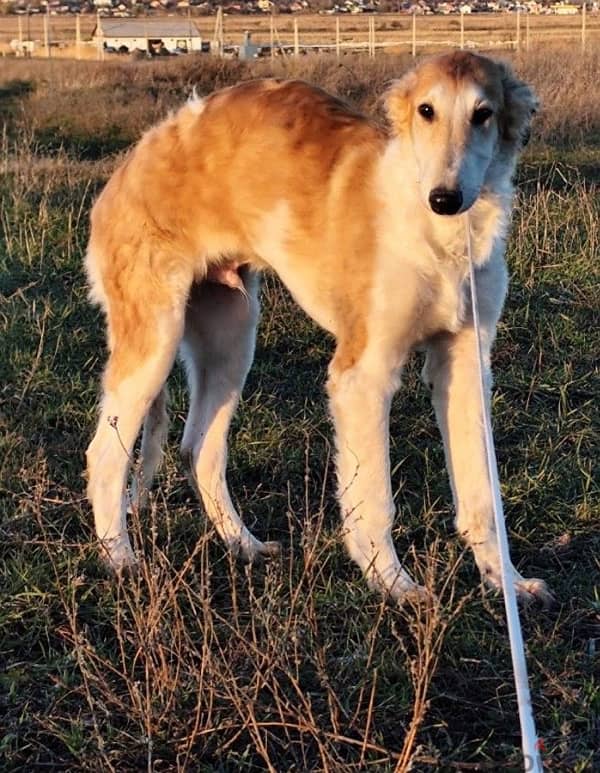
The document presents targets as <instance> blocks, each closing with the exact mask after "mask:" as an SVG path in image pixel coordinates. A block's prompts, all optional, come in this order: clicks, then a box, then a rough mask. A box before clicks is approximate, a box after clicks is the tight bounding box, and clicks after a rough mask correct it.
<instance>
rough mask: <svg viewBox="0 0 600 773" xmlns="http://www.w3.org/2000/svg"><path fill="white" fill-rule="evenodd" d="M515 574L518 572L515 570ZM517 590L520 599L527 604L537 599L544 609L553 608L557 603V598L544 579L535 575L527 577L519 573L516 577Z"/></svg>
mask: <svg viewBox="0 0 600 773" xmlns="http://www.w3.org/2000/svg"><path fill="white" fill-rule="evenodd" d="M515 574H518V573H517V572H515ZM515 591H516V592H517V597H518V599H519V601H522V602H524V603H525V604H531V603H532V602H536V601H537V602H539V603H540V604H541V605H542V606H543V607H544V609H551V608H552V607H553V606H554V605H555V604H556V599H555V598H554V596H553V595H552V593H551V591H550V589H549V588H548V586H547V585H546V583H545V582H544V580H538V579H537V578H535V577H532V578H530V579H525V578H524V577H521V576H520V575H518V578H517V579H515Z"/></svg>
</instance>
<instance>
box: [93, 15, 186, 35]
mask: <svg viewBox="0 0 600 773" xmlns="http://www.w3.org/2000/svg"><path fill="white" fill-rule="evenodd" d="M99 26H100V30H101V32H100V34H101V35H102V36H103V37H105V38H145V37H149V38H199V37H200V33H199V32H198V29H197V27H196V26H195V25H194V23H193V22H191V21H188V20H187V19H102V20H101V21H100V25H99ZM93 37H98V26H96V28H95V29H94V33H93Z"/></svg>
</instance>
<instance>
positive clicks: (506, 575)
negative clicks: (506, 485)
mask: <svg viewBox="0 0 600 773" xmlns="http://www.w3.org/2000/svg"><path fill="white" fill-rule="evenodd" d="M465 232H466V243H467V258H468V260H469V282H470V286H471V308H472V311H473V326H474V328H475V340H476V343H477V368H478V375H479V396H480V400H481V410H482V415H483V432H484V440H485V454H486V460H487V469H488V478H489V482H490V487H491V491H492V502H493V508H494V523H495V526H496V535H497V539H498V552H499V555H500V571H501V576H502V591H503V594H504V608H505V610H506V620H507V623H508V638H509V642H510V654H511V658H512V667H513V674H514V678H515V687H516V690H517V704H518V707H519V722H520V725H521V744H522V749H523V762H524V768H525V771H526V772H531V773H542V771H543V767H542V760H541V757H540V752H539V741H538V737H537V732H536V729H535V719H534V716H533V707H532V705H531V695H530V692H529V679H528V676H527V663H526V660H525V645H524V642H523V632H522V630H521V621H520V619H519V609H518V606H517V594H516V591H515V585H514V577H513V573H512V562H511V560H510V550H509V547H508V535H507V530H506V521H505V519H504V508H503V507H502V495H501V493H500V481H499V478H498V462H497V460H496V451H495V448H494V436H493V432H492V423H491V419H490V412H489V411H488V405H487V400H486V394H485V381H484V374H483V348H482V345H481V334H480V330H479V306H478V302H477V290H476V286H475V268H474V266H473V253H472V246H471V228H470V224H469V216H468V214H466V215H465Z"/></svg>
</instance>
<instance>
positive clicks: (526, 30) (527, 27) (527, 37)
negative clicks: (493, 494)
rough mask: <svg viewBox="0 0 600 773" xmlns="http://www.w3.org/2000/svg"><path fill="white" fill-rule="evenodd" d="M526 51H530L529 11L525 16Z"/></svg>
mask: <svg viewBox="0 0 600 773" xmlns="http://www.w3.org/2000/svg"><path fill="white" fill-rule="evenodd" d="M525 51H529V12H527V14H526V16H525Z"/></svg>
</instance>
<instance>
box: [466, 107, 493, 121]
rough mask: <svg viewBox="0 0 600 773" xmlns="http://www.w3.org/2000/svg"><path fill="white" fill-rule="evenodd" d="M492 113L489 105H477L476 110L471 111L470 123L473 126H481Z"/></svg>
mask: <svg viewBox="0 0 600 773" xmlns="http://www.w3.org/2000/svg"><path fill="white" fill-rule="evenodd" d="M493 114H494V111H493V110H492V109H491V108H490V107H478V108H477V110H474V111H473V117H472V118H471V123H472V124H473V126H483V124H484V123H485V122H486V121H487V119H488V118H491V116H492V115H493Z"/></svg>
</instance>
